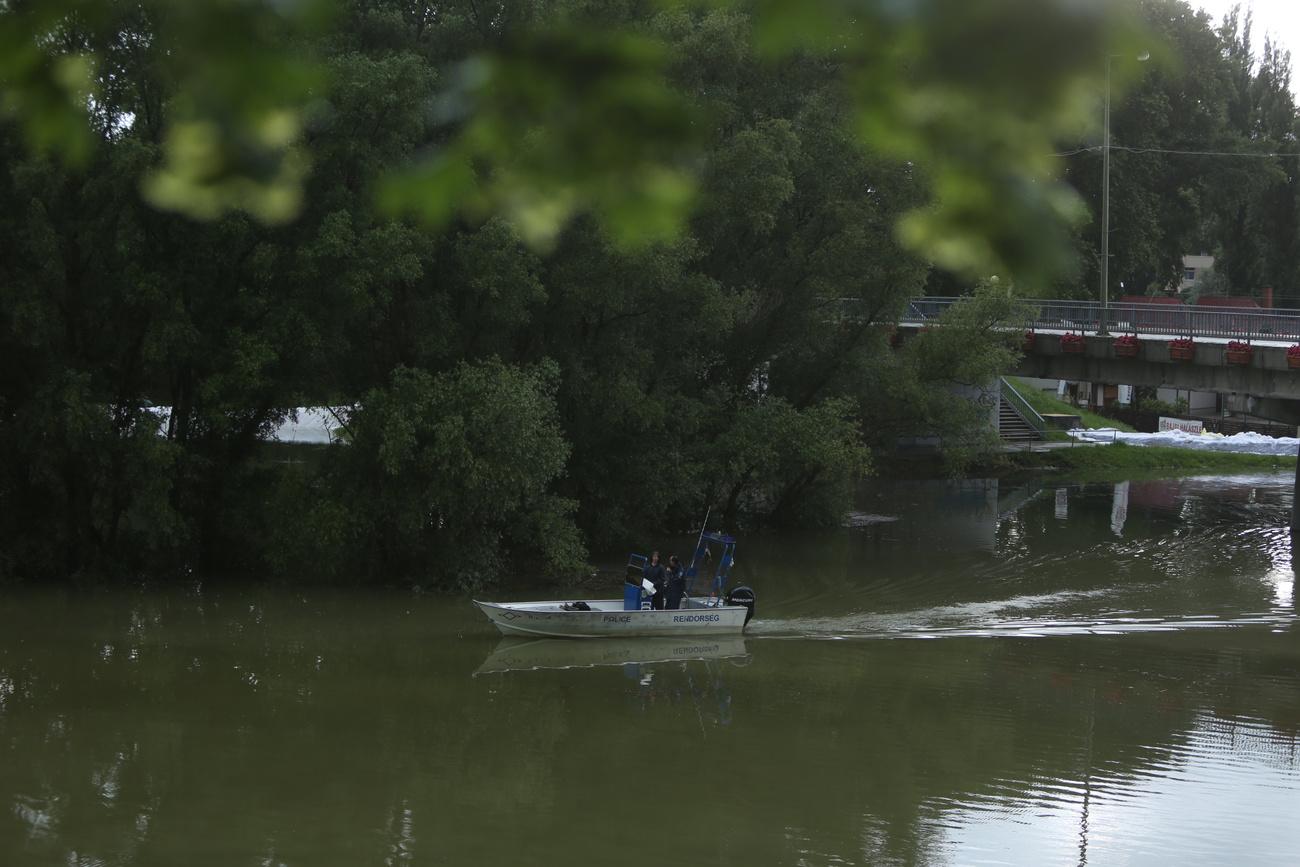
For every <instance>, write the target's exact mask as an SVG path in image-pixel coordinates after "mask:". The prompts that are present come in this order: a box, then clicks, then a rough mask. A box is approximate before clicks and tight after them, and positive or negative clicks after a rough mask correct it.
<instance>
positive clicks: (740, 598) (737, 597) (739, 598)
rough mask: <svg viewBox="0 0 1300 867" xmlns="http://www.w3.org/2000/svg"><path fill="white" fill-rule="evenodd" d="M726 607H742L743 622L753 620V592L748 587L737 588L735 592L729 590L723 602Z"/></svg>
mask: <svg viewBox="0 0 1300 867" xmlns="http://www.w3.org/2000/svg"><path fill="white" fill-rule="evenodd" d="M723 601H724V602H726V603H727V604H728V605H743V606H745V608H746V609H748V610H747V611H746V612H745V622H746V623H749V621H751V620H753V619H754V591H753V590H750V589H749V588H748V587H737V588H736V589H735V590H729V591H728V592H727V596H726V598H725V599H724V600H723Z"/></svg>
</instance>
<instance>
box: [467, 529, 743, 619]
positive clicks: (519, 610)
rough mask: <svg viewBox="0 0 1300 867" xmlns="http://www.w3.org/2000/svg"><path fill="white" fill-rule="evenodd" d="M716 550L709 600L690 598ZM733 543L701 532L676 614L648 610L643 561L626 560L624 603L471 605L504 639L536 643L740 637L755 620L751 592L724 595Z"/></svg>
mask: <svg viewBox="0 0 1300 867" xmlns="http://www.w3.org/2000/svg"><path fill="white" fill-rule="evenodd" d="M715 545H717V546H720V547H721V552H720V554H719V556H718V560H717V562H718V567H717V571H716V572H715V573H714V576H713V581H712V583H711V584H710V586H709V590H708V595H703V594H701V595H700V596H698V597H696V596H694V595H692V594H693V591H694V588H695V580H696V577H697V576H698V574H699V570H700V567H701V566H702V565H703V564H705V563H706V562H708V561H709V560H711V559H712V557H713V546H715ZM735 551H736V540H735V539H734V538H732V537H731V536H727V535H724V534H723V533H720V532H701V533H700V537H699V541H698V542H697V543H696V546H695V554H694V555H693V556H692V557H691V562H690V565H689V566H688V567H687V569H686V583H687V587H686V596H685V598H683V599H682V607H681V608H679V609H666V610H662V609H661V610H657V611H656V610H654V609H652V608H651V607H650V595H649V592H648V591H650V589H651V588H647V587H642V586H641V572H642V570H643V569H644V568H645V564H646V562H647V559H648V558H646V557H645V556H643V555H641V554H633V555H631V556H630V557H629V558H628V570H629V573H630V574H629V578H628V581H627V582H626V585H625V590H624V594H623V598H622V599H595V600H593V599H585V600H580V601H573V602H569V601H542V602H482V601H479V600H477V599H476V600H474V604H475V605H477V606H478V607H479V610H481V611H482V612H483V613H484V614H485V615H487V618H488V620H490V621H492V623H493V624H494V625H495V626H496V627H497V629H499V630H500V631H501V634H502V635H525V636H532V637H534V638H634V637H675V638H682V637H691V636H702V635H739V634H740V633H742V632H743V631H744V629H745V624H746V623H748V622H749V620H750V618H752V617H753V616H754V592H753V591H752V590H750V589H749V588H748V587H737V588H735V589H734V590H732V591H730V592H726V585H727V578H728V576H729V575H730V572H731V567H732V565H734V563H735V559H736V558H735Z"/></svg>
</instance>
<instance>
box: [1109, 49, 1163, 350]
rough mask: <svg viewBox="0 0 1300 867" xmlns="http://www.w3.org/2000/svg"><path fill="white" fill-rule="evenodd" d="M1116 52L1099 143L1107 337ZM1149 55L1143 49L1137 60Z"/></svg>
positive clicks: (1112, 55)
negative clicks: (1112, 120)
mask: <svg viewBox="0 0 1300 867" xmlns="http://www.w3.org/2000/svg"><path fill="white" fill-rule="evenodd" d="M1119 56H1120V55H1118V54H1107V55H1106V119H1105V122H1104V123H1103V124H1102V145H1101V317H1100V321H1099V322H1098V323H1097V336H1098V337H1107V336H1109V335H1110V332H1109V331H1107V330H1106V318H1107V314H1108V313H1109V312H1110V310H1109V306H1110V61H1111V58H1113V57H1119ZM1150 56H1151V55H1150V54H1148V53H1146V52H1145V51H1144V52H1142V53H1141V54H1139V55H1138V58H1137V59H1138V60H1146V59H1147V58H1148V57H1150Z"/></svg>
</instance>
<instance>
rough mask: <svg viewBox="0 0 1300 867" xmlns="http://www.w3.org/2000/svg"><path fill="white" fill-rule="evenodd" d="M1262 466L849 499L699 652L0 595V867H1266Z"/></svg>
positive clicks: (160, 603) (796, 541)
mask: <svg viewBox="0 0 1300 867" xmlns="http://www.w3.org/2000/svg"><path fill="white" fill-rule="evenodd" d="M1291 484H1292V477H1291V476H1290V474H1284V475H1280V476H1270V475H1262V476H1250V477H1242V476H1233V477H1214V478H1188V479H1175V480H1165V481H1138V480H1130V481H1128V482H1123V483H1111V482H1106V483H1102V482H1096V483H1091V484H1075V485H1059V484H1054V483H1043V482H1039V483H1031V484H1009V483H1007V482H1002V483H1000V484H999V483H995V482H967V483H963V484H959V485H944V484H920V483H917V484H889V485H879V486H875V487H873V488H871V489H869V490H867V491H865V492H864V495H863V501H862V505H861V510H860V514H859V515H858V516H857V517H858V525H859V526H857V527H855V528H853V529H845V530H842V531H836V532H830V533H819V534H810V535H802V536H789V535H785V536H746V535H742V536H741V537H740V538H741V545H740V548H739V558H738V566H737V569H736V572H735V575H736V577H738V578H739V581H740V583H745V584H748V585H749V586H751V587H753V588H754V590H755V592H756V593H757V596H758V615H757V617H756V619H755V620H754V621H753V622H752V623H751V624H750V627H749V629H748V632H747V634H746V636H745V637H744V639H743V640H735V641H708V640H693V641H691V642H683V643H680V644H674V643H671V642H669V643H666V644H665V643H651V644H650V645H649V646H647V643H646V642H588V643H574V642H554V641H551V642H527V641H524V642H521V641H509V640H505V639H502V638H501V637H500V636H498V635H496V634H495V633H494V632H493V631H492V628H491V627H490V625H489V624H488V623H487V621H486V620H485V619H483V618H482V616H481V615H480V614H479V613H478V612H477V611H476V610H475V609H474V608H473V607H472V606H471V605H470V603H469V601H468V599H464V598H459V599H445V598H428V597H419V596H415V595H412V594H407V593H378V592H342V591H321V590H286V589H267V588H261V589H237V588H230V587H213V586H211V585H204V584H202V583H199V582H195V583H194V584H193V585H190V586H186V587H182V588H173V589H171V590H167V591H157V590H151V591H134V592H114V593H17V592H12V591H10V592H8V593H5V594H0V864H3V865H8V867H28V865H61V867H62V865H77V867H83V865H84V867H101V865H105V867H107V865H111V867H127V865H142V867H144V865H147V867H164V865H168V867H170V865H177V867H179V865H194V867H206V865H212V867H280V865H283V867H336V865H337V867H343V865H438V864H452V865H462V864H464V865H470V864H482V865H513V864H529V865H533V864H536V865H572V864H607V863H609V864H612V863H616V864H620V865H659V864H664V865H678V864H686V865H695V864H700V865H705V864H708V865H744V867H752V865H977V864H978V865H993V864H1012V865H1066V864H1071V865H1072V864H1092V865H1166V864H1167V865H1180V867H1181V865H1189V864H1197V865H1217V864H1222V865H1229V864H1231V865H1281V864H1289V863H1295V861H1296V858H1297V857H1300V856H1297V852H1300V822H1298V821H1297V818H1296V817H1297V812H1298V808H1300V745H1298V744H1297V732H1298V731H1300V632H1298V629H1297V624H1296V611H1295V601H1294V583H1295V576H1294V573H1293V571H1292V566H1291V562H1292V552H1291V544H1290V537H1289V532H1288V530H1287V529H1286V527H1287V524H1288V520H1289V511H1290V505H1291V496H1292V491H1291ZM692 542H693V540H692V539H685V538H683V539H673V538H669V539H655V540H647V547H649V546H651V545H653V546H655V547H658V548H659V549H660V550H661V551H677V552H678V553H682V554H685V553H687V552H688V551H689V549H690V547H691V545H692ZM600 556H601V557H602V558H603V559H602V564H603V565H607V566H608V567H609V568H610V569H614V570H617V569H618V567H619V565H620V563H619V560H620V558H622V557H624V556H625V552H609V553H607V554H604V555H600ZM618 592H619V590H618V588H617V586H614V587H611V589H610V593H608V594H597V593H593V592H575V593H574V594H573V596H574V598H578V597H580V596H583V595H587V596H593V595H610V596H614V595H617V594H618ZM511 595H515V596H518V594H508V593H499V594H495V596H496V598H508V597H509V596H511Z"/></svg>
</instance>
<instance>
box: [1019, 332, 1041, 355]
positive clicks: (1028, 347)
mask: <svg viewBox="0 0 1300 867" xmlns="http://www.w3.org/2000/svg"><path fill="white" fill-rule="evenodd" d="M1037 337H1038V335H1037V334H1035V333H1034V332H1033V331H1032V330H1030V331H1026V332H1025V340H1024V342H1023V343H1021V344H1020V350H1021V351H1022V352H1033V351H1034V340H1035V339H1037Z"/></svg>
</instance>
